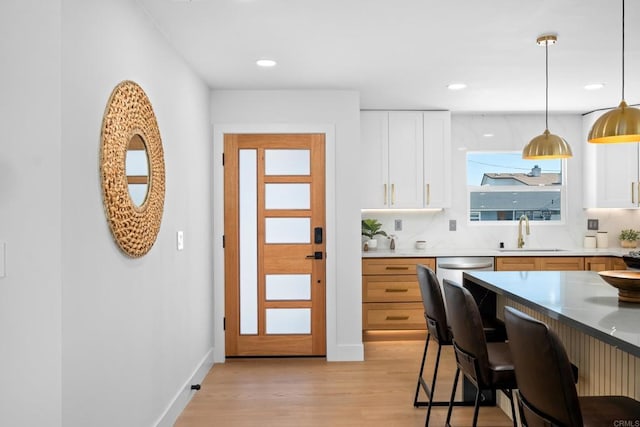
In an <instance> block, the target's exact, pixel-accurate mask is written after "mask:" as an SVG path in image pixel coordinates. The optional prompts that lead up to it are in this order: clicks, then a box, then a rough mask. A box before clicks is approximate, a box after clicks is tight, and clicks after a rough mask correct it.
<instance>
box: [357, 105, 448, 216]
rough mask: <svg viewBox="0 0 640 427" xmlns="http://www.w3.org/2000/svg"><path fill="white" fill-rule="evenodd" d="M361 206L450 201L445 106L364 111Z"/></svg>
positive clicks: (444, 203) (430, 205)
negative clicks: (439, 107) (440, 108)
mask: <svg viewBox="0 0 640 427" xmlns="http://www.w3.org/2000/svg"><path fill="white" fill-rule="evenodd" d="M360 146H361V175H360V176H361V188H362V193H361V205H360V206H361V208H362V209H420V208H444V207H449V206H450V204H451V115H450V113H449V112H448V111H430V112H422V111H362V112H361V114H360Z"/></svg>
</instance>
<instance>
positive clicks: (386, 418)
mask: <svg viewBox="0 0 640 427" xmlns="http://www.w3.org/2000/svg"><path fill="white" fill-rule="evenodd" d="M432 344H435V343H432ZM429 347H430V349H429V353H430V354H429V357H430V359H428V361H427V367H426V369H427V370H428V372H429V373H430V372H432V369H433V365H432V363H430V361H433V358H432V357H433V355H432V354H431V350H435V347H436V346H435V345H430V346H429ZM422 348H423V342H422V341H382V342H367V343H365V361H364V362H326V361H325V360H324V359H321V358H273V359H228V360H227V361H226V363H224V364H217V365H214V367H213V369H212V370H211V371H210V372H209V374H208V375H207V377H206V378H205V380H204V381H203V382H202V389H201V390H200V391H198V392H197V393H196V394H195V396H194V398H193V399H192V401H191V402H190V403H189V405H188V406H187V408H186V409H185V410H184V412H183V413H182V414H181V416H180V417H179V419H178V421H177V422H176V424H175V426H176V427H201V426H258V425H261V426H365V425H366V426H422V425H424V421H425V415H426V408H414V407H413V393H414V391H415V386H416V379H417V374H418V369H419V363H420V357H421V355H422ZM440 370H441V372H442V375H438V382H439V383H438V384H437V386H436V391H437V393H436V398H437V399H439V400H447V399H448V397H449V392H450V390H451V381H452V379H453V373H454V370H455V362H454V359H453V352H452V350H451V347H444V348H443V358H442V361H441V364H440ZM427 378H430V374H429V375H427ZM423 398H424V396H423ZM446 415H447V407H446V406H443V407H434V408H433V409H432V413H431V422H430V425H431V426H434V427H440V426H443V425H444V420H445V418H446ZM472 415H473V408H472V407H455V408H454V410H453V418H452V425H453V426H469V425H471V418H472ZM478 425H479V426H490V427H502V426H505V427H508V426H511V425H512V424H511V420H510V419H509V418H508V417H507V416H506V415H505V414H504V413H503V412H502V411H501V410H500V409H498V408H495V407H481V408H480V416H479V422H478Z"/></svg>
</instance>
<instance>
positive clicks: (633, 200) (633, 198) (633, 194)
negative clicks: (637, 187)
mask: <svg viewBox="0 0 640 427" xmlns="http://www.w3.org/2000/svg"><path fill="white" fill-rule="evenodd" d="M633 184H634V183H633V182H632V183H631V204H632V205H633V204H635V203H636V200H635V197H636V193H635V191H633Z"/></svg>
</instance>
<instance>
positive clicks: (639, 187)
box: [636, 182, 640, 203]
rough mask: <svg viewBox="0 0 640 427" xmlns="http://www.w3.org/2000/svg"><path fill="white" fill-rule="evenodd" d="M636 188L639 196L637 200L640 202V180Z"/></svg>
mask: <svg viewBox="0 0 640 427" xmlns="http://www.w3.org/2000/svg"><path fill="white" fill-rule="evenodd" d="M636 190H637V191H638V194H637V196H638V198H637V199H636V200H637V201H638V203H640V182H636Z"/></svg>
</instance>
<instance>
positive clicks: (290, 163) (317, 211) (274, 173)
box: [224, 134, 326, 356]
mask: <svg viewBox="0 0 640 427" xmlns="http://www.w3.org/2000/svg"><path fill="white" fill-rule="evenodd" d="M224 169H225V172H224V177H225V178H224V179H225V182H224V189H225V190H224V191H225V215H224V223H225V347H226V355H227V356H267V355H325V353H326V350H325V348H326V338H325V336H326V332H325V324H326V323H325V240H326V236H325V142H324V135H322V134H229V135H225V138H224Z"/></svg>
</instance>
